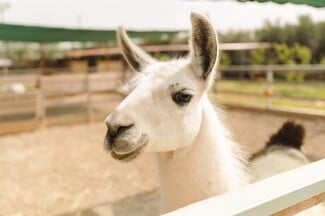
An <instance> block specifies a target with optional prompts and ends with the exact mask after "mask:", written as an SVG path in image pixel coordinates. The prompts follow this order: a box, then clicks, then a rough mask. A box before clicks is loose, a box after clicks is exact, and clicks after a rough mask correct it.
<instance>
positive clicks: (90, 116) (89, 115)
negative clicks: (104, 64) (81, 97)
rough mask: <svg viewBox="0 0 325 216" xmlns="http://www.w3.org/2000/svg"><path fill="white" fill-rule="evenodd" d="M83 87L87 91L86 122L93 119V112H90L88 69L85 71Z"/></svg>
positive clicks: (90, 97) (90, 93) (90, 95)
mask: <svg viewBox="0 0 325 216" xmlns="http://www.w3.org/2000/svg"><path fill="white" fill-rule="evenodd" d="M85 87H86V88H85V89H86V93H87V121H88V123H90V122H92V121H93V120H94V118H93V112H92V104H91V103H92V92H91V86H90V74H89V71H87V72H86V80H85Z"/></svg>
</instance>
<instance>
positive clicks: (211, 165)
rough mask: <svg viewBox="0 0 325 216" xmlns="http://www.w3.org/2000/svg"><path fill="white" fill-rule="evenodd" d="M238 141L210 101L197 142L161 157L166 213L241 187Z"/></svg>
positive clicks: (163, 203)
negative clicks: (230, 133) (235, 153)
mask: <svg viewBox="0 0 325 216" xmlns="http://www.w3.org/2000/svg"><path fill="white" fill-rule="evenodd" d="M233 145H234V142H232V141H231V140H230V139H229V138H228V132H227V130H226V129H225V128H224V127H223V125H222V123H221V122H220V120H219V119H218V118H217V115H216V113H215V111H214V109H213V106H212V105H211V103H210V102H209V101H208V99H206V100H205V101H204V109H203V112H202V124H201V128H200V131H199V133H198V136H197V138H196V140H195V141H194V143H192V144H191V145H187V147H184V148H182V149H178V150H175V151H173V152H169V153H159V154H158V166H159V173H160V179H161V195H162V208H163V209H162V210H163V211H164V212H168V211H171V210H174V209H177V208H180V207H183V206H185V205H188V204H190V203H193V202H196V201H199V200H202V199H206V198H209V197H212V196H215V195H218V194H222V193H224V192H227V191H229V190H233V189H236V188H238V187H239V182H238V179H240V178H243V177H244V176H241V174H242V170H243V169H241V168H242V167H240V163H239V162H238V160H237V159H236V158H235V157H234V153H233V152H232V148H233Z"/></svg>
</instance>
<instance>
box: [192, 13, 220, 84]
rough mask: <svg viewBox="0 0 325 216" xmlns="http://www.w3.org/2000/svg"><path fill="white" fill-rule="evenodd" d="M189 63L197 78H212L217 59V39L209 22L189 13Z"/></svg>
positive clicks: (196, 14) (200, 16) (199, 15)
mask: <svg viewBox="0 0 325 216" xmlns="http://www.w3.org/2000/svg"><path fill="white" fill-rule="evenodd" d="M191 23H192V36H191V63H192V65H193V67H194V69H195V70H196V71H197V73H198V75H199V77H201V78H203V79H204V80H206V79H207V78H208V77H209V75H210V74H211V75H212V76H213V74H214V73H213V72H214V71H215V65H216V63H217V58H218V53H219V50H218V38H217V34H216V32H215V30H214V28H213V26H212V24H211V23H210V22H209V20H208V19H207V18H206V17H204V16H203V15H201V14H198V13H193V12H192V13H191Z"/></svg>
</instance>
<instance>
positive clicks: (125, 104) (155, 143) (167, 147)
mask: <svg viewBox="0 0 325 216" xmlns="http://www.w3.org/2000/svg"><path fill="white" fill-rule="evenodd" d="M191 21H192V27H193V31H192V43H191V46H192V47H191V50H192V53H191V55H190V56H191V58H190V59H184V60H174V61H170V62H156V61H153V60H152V59H150V57H148V56H147V54H145V53H143V52H142V51H139V49H138V48H136V49H135V45H134V44H131V41H130V40H129V39H128V38H127V36H126V34H125V32H124V30H123V29H121V28H120V29H119V32H118V33H119V34H118V36H119V40H120V44H121V47H122V51H123V55H124V57H125V58H127V61H128V63H129V64H131V66H132V68H134V69H137V71H141V72H142V73H137V74H136V75H135V77H134V78H133V79H132V80H131V82H129V83H128V96H127V97H126V98H125V99H124V100H123V101H122V102H121V103H120V104H119V105H118V107H117V108H116V109H115V110H114V111H113V112H112V113H111V114H110V115H109V116H108V117H107V118H106V124H107V126H108V135H107V136H106V139H105V142H104V143H105V146H106V149H109V150H111V151H112V156H113V157H114V158H116V159H119V160H124V161H130V160H132V159H133V158H134V157H136V156H137V155H138V153H139V151H142V149H144V151H149V152H156V153H157V158H158V159H157V160H158V165H159V166H158V167H159V173H160V179H161V194H162V211H163V212H167V211H171V210H175V209H177V208H180V207H183V206H185V205H187V204H190V203H193V202H196V201H199V200H202V199H206V198H209V197H211V196H215V195H218V194H222V193H225V192H227V191H231V190H236V189H238V188H239V187H241V186H242V185H243V183H244V182H245V179H246V178H245V173H244V166H243V164H242V163H241V162H240V159H239V158H238V157H240V155H239V154H240V153H239V152H240V151H238V148H239V147H238V146H237V144H236V143H234V142H233V141H232V140H231V138H230V136H229V133H228V131H227V130H226V128H225V127H224V126H223V124H222V122H221V121H220V119H219V118H218V116H217V113H216V112H215V110H214V108H213V106H212V104H211V103H210V101H209V99H208V96H207V91H208V89H209V86H210V85H211V82H212V81H213V78H214V76H215V72H216V71H215V68H216V64H217V59H218V45H217V44H218V42H217V37H216V34H215V31H214V29H213V27H212V25H211V24H210V23H209V21H208V20H207V19H206V18H205V17H203V16H202V15H199V14H195V13H193V14H192V15H191ZM193 38H194V39H193ZM201 39H202V40H204V41H206V43H205V42H203V43H202V40H201ZM193 50H194V51H193ZM148 62H150V63H148ZM184 89H186V91H188V92H190V93H192V94H193V97H192V99H191V101H190V102H189V103H188V104H186V105H184V106H182V105H179V104H177V103H175V101H173V98H172V95H173V93H175V92H180V91H182V90H184ZM130 125H131V126H130ZM121 128H123V132H120V133H117V131H121V130H118V129H121ZM125 128H127V129H125ZM110 131H115V132H114V133H113V132H110ZM116 134H118V136H117V135H116ZM112 137H113V138H112ZM134 153H136V155H135V154H134ZM130 155H132V156H131V157H129V156H130ZM133 156H134V157H133ZM125 158H127V159H125Z"/></svg>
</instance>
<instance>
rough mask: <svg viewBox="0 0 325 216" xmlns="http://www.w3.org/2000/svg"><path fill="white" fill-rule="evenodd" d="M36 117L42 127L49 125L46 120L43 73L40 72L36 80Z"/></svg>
mask: <svg viewBox="0 0 325 216" xmlns="http://www.w3.org/2000/svg"><path fill="white" fill-rule="evenodd" d="M36 82H37V83H36V89H37V90H36V91H37V94H36V118H37V121H38V123H39V127H40V128H45V127H47V122H46V109H45V104H44V92H43V87H42V86H43V85H42V75H41V74H39V75H38V76H37V80H36Z"/></svg>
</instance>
